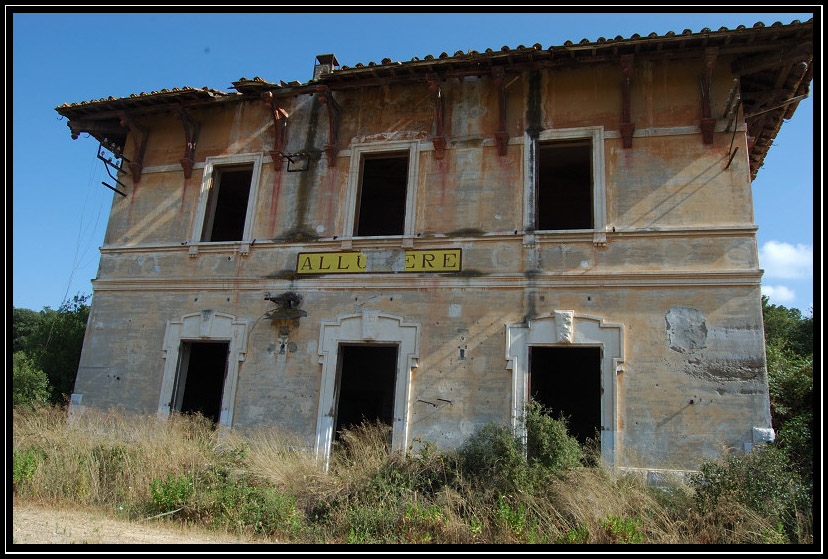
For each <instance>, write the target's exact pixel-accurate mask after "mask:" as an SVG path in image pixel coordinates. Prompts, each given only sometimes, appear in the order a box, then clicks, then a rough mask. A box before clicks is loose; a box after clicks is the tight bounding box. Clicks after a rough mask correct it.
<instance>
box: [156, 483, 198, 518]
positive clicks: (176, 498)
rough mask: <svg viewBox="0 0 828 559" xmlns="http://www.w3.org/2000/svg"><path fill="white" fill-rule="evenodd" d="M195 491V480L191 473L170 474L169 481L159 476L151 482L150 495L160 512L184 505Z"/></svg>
mask: <svg viewBox="0 0 828 559" xmlns="http://www.w3.org/2000/svg"><path fill="white" fill-rule="evenodd" d="M192 493H193V480H192V478H191V477H190V476H189V475H184V476H180V477H178V476H173V475H172V474H169V476H168V477H167V481H162V480H161V479H159V478H156V479H154V480H152V482H151V483H150V495H151V496H152V501H153V502H154V503H155V506H156V507H158V509H159V510H160V512H162V513H164V512H170V511H173V510H175V509H177V508H180V507H182V506H184V504H185V503H186V502H187V499H189V498H190V496H191V495H192Z"/></svg>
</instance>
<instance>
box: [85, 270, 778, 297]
mask: <svg viewBox="0 0 828 559" xmlns="http://www.w3.org/2000/svg"><path fill="white" fill-rule="evenodd" d="M761 280H762V272H761V270H757V271H746V270H729V271H720V272H691V271H673V272H618V273H609V274H608V273H602V274H589V273H578V274H568V273H567V274H556V275H536V276H531V277H526V276H524V275H515V274H499V275H482V276H464V275H463V273H462V272H459V273H435V274H429V275H414V274H411V273H399V274H393V273H392V274H347V275H340V276H335V275H330V276H313V277H308V278H305V277H299V276H291V277H290V278H252V277H218V278H210V279H199V280H194V279H193V278H124V279H118V278H106V279H95V280H92V288H93V290H94V291H170V292H173V291H269V290H274V289H286V288H290V289H291V290H293V291H382V290H396V291H418V290H432V291H433V290H434V289H453V288H462V289H530V288H531V289H554V288H566V289H579V288H592V289H596V288H599V289H600V288H607V289H617V288H665V289H666V288H687V287H711V288H715V287H758V286H760V285H761Z"/></svg>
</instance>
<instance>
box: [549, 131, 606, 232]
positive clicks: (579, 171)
mask: <svg viewBox="0 0 828 559" xmlns="http://www.w3.org/2000/svg"><path fill="white" fill-rule="evenodd" d="M536 199H537V212H536V215H537V219H536V221H537V222H536V228H537V229H538V230H541V231H544V230H564V229H592V228H593V227H594V224H593V208H592V206H593V200H592V141H591V140H578V141H555V142H542V143H540V144H538V176H537V198H536Z"/></svg>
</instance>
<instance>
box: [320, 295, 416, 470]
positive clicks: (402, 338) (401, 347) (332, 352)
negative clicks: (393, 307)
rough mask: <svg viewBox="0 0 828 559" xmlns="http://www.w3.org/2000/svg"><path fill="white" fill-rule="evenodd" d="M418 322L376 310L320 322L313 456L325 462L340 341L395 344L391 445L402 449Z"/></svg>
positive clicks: (331, 431)
mask: <svg viewBox="0 0 828 559" xmlns="http://www.w3.org/2000/svg"><path fill="white" fill-rule="evenodd" d="M419 340H420V325H419V324H415V323H407V322H404V319H403V318H402V317H399V316H394V315H390V314H385V313H382V312H380V311H377V310H367V309H365V310H363V311H362V313H360V314H352V315H347V316H340V317H338V318H337V320H336V321H332V322H323V323H322V326H321V329H320V333H319V363H320V364H321V365H322V380H321V384H320V389H319V408H318V410H317V416H316V445H315V450H316V457H317V459H319V460H323V461H324V463H325V464H326V465H327V464H328V459H329V458H330V452H331V443H332V442H333V438H334V422H335V421H336V405H337V401H336V399H337V397H338V395H337V393H336V392H337V391H336V380H337V378H336V377H337V371H338V369H339V363H338V362H337V361H338V359H339V346H340V344H351V343H356V344H365V343H368V344H370V343H376V344H395V345H397V347H398V351H397V372H396V379H395V385H394V420H393V426H392V438H391V448H392V450H395V451H401V452H405V449H406V442H407V440H408V416H409V411H408V408H409V406H408V404H409V402H408V400H409V394H410V391H411V369H413V368H416V367H417V366H418V359H419Z"/></svg>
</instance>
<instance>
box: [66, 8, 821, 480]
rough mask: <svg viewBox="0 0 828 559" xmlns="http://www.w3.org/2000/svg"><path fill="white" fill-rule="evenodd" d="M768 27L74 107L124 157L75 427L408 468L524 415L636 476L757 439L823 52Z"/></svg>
mask: <svg viewBox="0 0 828 559" xmlns="http://www.w3.org/2000/svg"><path fill="white" fill-rule="evenodd" d="M770 31H771V28H753V29H743V30H733V31H730V30H720V31H719V32H709V33H704V32H703V33H700V34H692V35H685V36H675V37H674V36H672V35H667V36H663V37H655V38H653V37H651V38H649V39H646V40H645V39H639V38H637V37H635V38H631V39H625V40H616V41H615V43H614V44H610V43H612V42H601V43H590V44H589V45H584V44H582V45H565V46H563V47H554V48H550V49H549V50H546V51H544V50H542V49H540V47H539V46H536V47H534V48H528V49H526V48H523V47H519V48H518V49H514V50H510V51H508V52H507V51H505V50H504V51H497V52H489V51H487V53H483V54H481V53H456V54H455V55H454V56H445V57H440V58H435V59H432V60H423V61H420V60H413V61H411V62H406V63H392V62H390V61H384V63H383V64H377V65H374V64H373V63H372V64H371V65H369V66H362V65H358V66H357V67H356V68H347V67H343V68H339V67H338V65H337V64H336V60H335V58H334V57H332V56H330V55H327V56H320V57H319V61H320V65H319V66H317V67H316V68H315V70H316V76H315V78H314V79H313V80H310V81H309V82H307V83H304V84H300V83H292V84H284V83H282V84H275V83H270V82H266V81H264V80H261V79H258V78H257V79H256V80H242V81H239V82H236V83H235V84H234V87H235V88H236V90H237V93H222V92H217V91H212V90H192V89H184V90H172V91H163V92H153V93H151V94H141V95H137V96H133V97H131V98H124V99H116V100H112V99H109V100H101V101H94V102H90V103H84V104H74V105H64V106H62V107H58V109H57V110H58V112H60V113H61V114H63V115H65V116H67V117H68V118H69V119H70V123H69V125H70V127H71V128H72V131H73V133H77V132H80V131H88V132H90V133H91V134H93V135H94V136H95V137H96V138H98V139H100V140H102V141H104V140H106V141H107V142H109V143H107V144H106V145H107V146H108V147H109V148H110V149H112V150H113V152H114V153H115V155H116V156H119V155H121V152H120V150H121V149H123V152H122V154H123V156H124V157H125V159H124V160H123V164H122V165H123V172H121V173H120V174H118V175H117V176H118V180H119V181H120V184H114V183H113V184H111V185H110V186H112V187H114V188H115V189H116V190H118V191H119V192H118V194H117V195H113V203H112V209H111V214H110V218H109V223H108V227H107V232H106V237H105V240H104V245H103V247H102V248H101V261H100V268H99V271H98V275H97V277H96V278H95V280H94V281H93V288H94V297H93V301H92V309H91V314H90V318H89V323H88V327H87V333H86V338H85V343H84V348H83V354H82V358H81V363H80V368H79V371H78V377H77V382H76V385H75V394H73V396H72V408H73V410H75V411H78V410H82V409H84V408H86V407H108V406H119V407H122V408H125V409H128V410H134V411H141V412H147V411H150V412H153V413H157V414H158V416H159V418H164V417H167V416H168V415H169V414H170V413H172V412H174V411H176V410H180V411H193V410H195V409H197V408H196V407H193V406H199V405H201V406H203V407H204V408H205V410H206V411H205V413H206V414H208V415H209V414H210V413H212V414H214V419H215V420H216V421H217V422H218V423H219V424H220V425H221V426H224V427H227V428H244V427H247V426H254V425H262V424H264V425H274V426H277V427H279V428H282V429H285V430H287V431H290V432H292V433H295V434H296V435H298V436H299V437H301V438H302V439H303V440H305V441H307V445H308V448H309V449H311V450H312V451H313V452H315V453H317V455H318V456H319V457H320V458H325V457H327V456H328V454H329V452H330V447H331V444H332V441H333V439H334V438H335V432H336V430H337V429H338V428H340V427H342V426H345V425H347V424H348V421H349V418H351V417H358V416H360V414H362V415H364V416H365V417H368V418H373V417H377V418H380V419H382V420H384V421H387V422H388V423H390V424H391V425H392V426H393V441H392V445H393V447H394V448H396V449H399V450H407V449H410V448H414V449H415V450H416V449H417V448H418V445H419V443H421V442H422V441H431V442H433V443H436V444H437V445H438V446H440V447H452V446H456V445H459V444H460V443H462V441H463V440H464V439H465V438H466V437H467V436H468V435H470V434H471V433H472V432H473V431H474V429H475V428H476V427H478V426H480V425H482V424H484V423H487V422H499V423H509V424H511V425H512V426H513V427H514V428H515V429H516V431H517V432H521V427H522V421H521V412H522V409H523V406H524V404H525V403H526V402H527V400H528V399H529V398H530V397H536V398H538V399H540V400H541V401H542V402H544V403H548V404H549V407H551V408H552V409H553V410H555V411H563V412H564V413H565V414H566V415H569V416H571V423H572V424H573V425H574V426H575V427H576V428H578V429H580V432H579V433H580V435H581V436H582V437H583V436H589V435H594V434H595V431H596V430H597V433H598V436H599V438H600V441H601V449H602V457H603V459H604V461H605V463H607V464H609V465H612V466H617V467H620V468H629V469H640V470H645V471H652V470H690V469H694V468H696V467H697V466H698V464H699V463H700V461H701V460H702V459H707V458H711V457H714V456H717V455H720V454H721V453H722V452H723V451H725V450H727V449H734V448H735V449H739V450H744V449H749V448H750V447H751V446H752V445H754V444H757V443H761V442H764V441H766V440H769V439H770V438H771V437H772V436H773V431H772V425H771V418H770V411H769V400H768V385H767V376H766V370H765V355H764V337H763V330H762V310H761V294H760V281H761V270H760V269H759V265H758V260H757V246H756V225H755V224H754V220H753V209H752V198H751V180H752V177H753V176H754V175H755V173H756V170H758V167H759V166H761V160H762V158H763V157H764V154H765V152H766V151H767V145H764V146H763V145H762V142H763V141H764V142H766V144H767V138H765V136H766V135H767V130H770V131H771V133H772V135H774V134H775V130H776V129H778V126H779V125H781V122H782V119H783V117H784V118H790V114H792V112H791V110H792V107H795V101H790V100H791V99H793V98H794V97H796V96H797V95H800V94H801V92H802V87H803V84H804V87H805V92H806V93H807V84H808V82H809V81H810V73H809V72H810V71H811V70H810V65H811V59H810V57H809V55H808V52H807V51H808V48H809V45H810V41H812V32H813V28H812V23H811V22H808V23H805V24H800V23H798V22H795V23H793V24H791V25H789V26H782V27H781V28H778V29H777V30H776V31H777V34H776V35H775V36H774V37H775V39H774V40H775V41H776V42H774V40H772V39H771V38H770V35H769V33H770ZM679 39H684V41H683V42H679ZM659 45H660V46H659ZM759 45H761V48H759ZM803 45H805V47H803ZM737 47H738V48H737ZM780 52H781V53H783V54H785V55H786V56H787V58H785V57H784V56H781V55H779V53H780ZM791 52H794V53H795V54H796V55H797V56H793V55H791ZM801 52H804V54H801ZM800 54H801V55H800ZM781 58H785V60H784V61H782V62H778V61H779V60H780V59H781ZM794 58H795V60H794ZM771 61H777V63H776V64H775V65H774V64H773V63H772V62H771ZM756 68H760V69H758V70H757V69H756ZM309 70H310V69H309ZM758 74H761V75H762V76H764V75H765V74H767V75H770V76H771V77H772V78H776V83H770V85H768V86H765V85H763V84H764V81H762V80H760V79H759V77H760V76H759V75H758ZM765 81H767V80H765ZM770 82H774V80H773V79H771V80H770ZM700 84H701V85H700ZM771 89H772V90H775V91H776V90H784V92H783V93H778V92H777V95H782V97H779V98H773V99H772V100H771V101H772V102H769V101H768V98H767V95H766V96H765V97H762V98H761V99H762V101H761V102H762V103H765V105H768V103H770V104H773V103H777V104H779V103H782V104H781V105H780V107H777V108H775V109H773V110H772V111H766V113H763V114H762V115H759V116H754V115H752V114H751V112H750V111H751V110H760V109H761V108H762V106H760V105H758V104H756V103H759V101H755V100H754V101H752V100H751V99H756V98H760V97H761V95H760V94H761V93H763V92H766V90H767V91H770V90H771ZM750 103H755V104H754V105H750ZM774 111H775V112H774ZM770 117H772V118H770ZM758 118H761V119H762V120H761V121H759V120H757V119H758ZM706 130H710V131H709V132H706ZM119 131H120V132H119ZM763 134H764V136H763ZM188 143H189V149H188V147H187V146H188ZM625 144H626V145H625ZM768 145H769V144H768ZM573 146H574V147H573ZM567 149H571V150H572V151H566V150H567ZM182 159H185V160H186V159H190V160H191V162H187V161H184V162H183V163H182ZM188 166H190V167H191V170H188V169H187V168H188ZM131 171H136V172H131ZM235 171H239V172H240V176H241V177H242V178H241V179H240V182H241V184H242V187H241V191H238V192H237V191H233V192H231V191H230V188H231V187H230V184H231V178H230V177H231V176H234V175H233V172H235ZM570 172H572V173H581V175H579V176H580V177H581V178H580V179H578V180H577V181H575V182H573V183H572V184H568V185H566V186H564V187H561V188H563V189H564V190H551V191H550V192H552V194H548V193H546V191H544V192H542V188H546V187H542V186H541V184H542V183H543V182H544V181H547V180H550V179H548V177H549V176H554V177H561V176H564V175H568V174H569V173H570ZM187 175H189V176H187ZM377 177H379V178H377ZM584 177H585V178H584ZM234 180H235V179H234ZM371 181H373V182H374V183H376V185H378V186H373V187H372V186H371V185H370V184H369V182H371ZM392 183H393V184H394V185H395V186H394V187H393V188H394V189H396V194H394V195H388V196H389V198H388V199H387V200H386V198H385V196H386V194H385V192H386V191H387V190H389V188H387V184H392ZM372 184H373V183H372ZM219 186H222V187H223V188H224V190H221V189H220V188H219ZM369 188H374V190H369ZM555 188H557V187H555ZM566 189H571V190H578V189H580V190H579V192H580V194H579V195H578V196H580V198H579V199H578V200H580V201H574V202H571V200H574V199H570V198H569V197H568V196H569V194H568V193H567V192H568V191H567V190H566ZM211 191H212V192H213V194H212V197H211ZM216 191H217V192H224V191H227V192H231V194H228V196H231V197H232V198H233V199H232V200H230V201H228V199H222V198H218V199H217V201H216V196H217V195H216ZM239 192H241V194H239ZM245 197H246V198H245ZM369 198H371V199H376V200H380V201H379V202H377V203H374V202H372V201H371V200H369ZM239 200H241V202H239ZM245 200H247V202H246V203H245ZM233 203H236V204H237V205H240V207H241V209H240V210H239V211H240V212H241V213H240V215H241V217H240V218H239V217H237V218H236V219H237V220H239V222H238V227H240V229H239V231H237V232H235V233H227V235H228V236H229V237H231V239H230V240H213V237H218V236H219V235H220V234H222V235H223V234H225V232H222V233H219V232H218V231H219V230H218V229H212V233H211V234H208V233H206V231H208V230H211V227H212V223H213V221H211V220H215V221H218V220H219V219H223V214H222V215H221V216H220V215H219V214H220V213H221V212H224V211H225V207H227V206H229V205H232V204H233ZM372 204H373V205H372ZM227 211H229V210H227ZM569 214H572V215H573V217H574V218H577V219H578V220H580V222H579V223H582V224H581V225H575V226H571V225H567V224H568V223H570V222H569V221H564V222H562V223H564V225H562V226H558V225H556V223H559V222H558V221H556V220H557V219H558V218H559V217H560V218H563V217H566V216H568V215H569ZM544 216H545V217H544ZM547 218H548V219H551V221H544V220H546V219H547ZM227 219H231V218H227ZM386 220H390V221H389V223H390V224H387V225H386ZM548 223H552V225H547V224H548ZM362 227H375V228H378V229H376V230H374V229H371V230H369V229H365V230H366V231H369V233H368V234H362V233H360V231H361V230H362V229H361V228H362ZM383 228H387V229H383ZM377 230H381V231H380V232H379V233H376V231H377ZM210 235H212V237H211V236H210ZM222 238H223V237H222ZM383 348H385V351H383ZM388 348H390V349H388ZM579 349H580V350H583V351H581V352H579V351H578V350H579ZM216 352H217V353H216ZM216 363H218V365H216ZM217 367H218V368H217ZM199 375H203V376H199ZM194 379H196V380H194ZM199 379H200V380H199ZM193 401H195V403H193ZM211 402H212V403H211ZM346 414H351V415H346ZM354 414H355V415H354ZM590 430H592V432H589V431H590Z"/></svg>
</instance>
